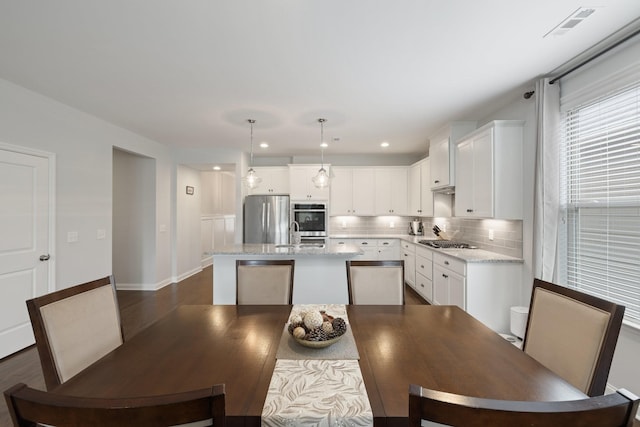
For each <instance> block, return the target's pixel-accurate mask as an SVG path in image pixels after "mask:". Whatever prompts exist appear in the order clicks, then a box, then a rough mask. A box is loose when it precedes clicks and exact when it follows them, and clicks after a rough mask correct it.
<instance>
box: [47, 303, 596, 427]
mask: <svg viewBox="0 0 640 427" xmlns="http://www.w3.org/2000/svg"><path fill="white" fill-rule="evenodd" d="M290 311H291V306H233V305H193V306H181V307H179V308H177V309H176V310H174V311H172V312H171V313H169V314H168V315H167V316H165V317H164V318H162V319H160V320H159V321H157V322H156V323H154V324H152V325H151V326H149V327H148V328H146V329H144V330H143V331H141V332H139V333H138V334H137V335H135V336H133V337H132V338H131V339H129V340H127V341H126V342H125V343H124V344H123V345H122V346H120V347H118V348H117V349H115V350H114V351H112V352H111V353H109V354H108V355H106V356H105V357H104V358H102V359H101V360H99V361H98V362H96V363H95V364H93V365H91V366H90V367H88V368H87V369H86V370H84V371H82V372H81V373H79V374H78V375H77V376H75V377H73V378H72V379H70V380H69V381H67V382H66V383H64V384H62V385H60V386H59V387H58V388H56V389H55V390H54V392H55V393H60V394H68V395H77V396H91V397H131V396H146V395H157V394H165V393H174V392H179V391H186V390H190V389H196V388H203V387H208V386H211V385H213V384H219V383H224V384H225V387H226V411H227V417H228V418H227V423H228V425H229V426H232V427H233V426H259V425H260V416H261V413H262V408H263V404H264V402H265V398H266V395H267V390H268V387H269V383H270V380H271V375H272V372H273V369H274V366H275V363H276V351H277V348H278V344H279V341H280V339H281V336H282V331H283V327H284V325H285V323H286V322H287V320H288V316H289V314H290ZM347 315H348V320H349V322H350V327H351V328H352V331H353V335H354V337H355V341H356V345H357V348H358V352H359V354H360V360H359V365H360V370H361V372H362V377H363V379H364V383H365V387H366V390H367V394H368V397H369V402H370V404H371V409H372V411H373V416H374V424H375V425H376V426H400V425H402V426H406V425H407V423H408V419H407V416H408V401H409V400H408V391H409V384H410V383H415V384H419V385H421V386H423V387H427V388H431V389H436V390H443V391H448V392H452V393H460V394H467V395H471V396H479V397H486V398H496V399H511V400H535V401H554V400H576V399H583V398H585V397H586V396H585V395H584V394H583V393H582V392H580V391H579V390H578V389H576V388H574V387H573V386H571V385H570V384H569V383H567V382H565V381H564V380H562V379H561V378H560V377H558V376H557V375H555V374H554V373H552V372H551V371H549V370H548V369H546V368H545V367H543V366H542V365H540V364H539V363H538V362H536V361H535V360H534V359H532V358H531V357H529V356H528V355H526V354H525V353H523V352H522V351H521V350H519V349H518V348H516V347H515V346H513V345H512V344H510V343H509V342H508V341H506V340H504V339H503V338H502V337H500V336H499V335H498V334H496V333H495V332H494V331H492V330H491V329H489V328H488V327H486V326H485V325H484V324H482V323H481V322H479V321H478V320H476V319H474V318H473V317H471V316H470V315H468V314H467V313H465V312H464V311H463V310H461V309H460V308H458V307H455V306H426V305H424V306H420V305H407V306H355V305H351V306H347Z"/></svg>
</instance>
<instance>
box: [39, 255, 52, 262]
mask: <svg viewBox="0 0 640 427" xmlns="http://www.w3.org/2000/svg"><path fill="white" fill-rule="evenodd" d="M49 258H51V256H50V255H49V254H46V255H40V261H49Z"/></svg>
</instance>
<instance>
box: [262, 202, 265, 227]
mask: <svg viewBox="0 0 640 427" xmlns="http://www.w3.org/2000/svg"><path fill="white" fill-rule="evenodd" d="M264 205H265V203H262V215H261V216H262V229H263V230H264V227H265V223H264V219H265V217H264V214H265V212H264Z"/></svg>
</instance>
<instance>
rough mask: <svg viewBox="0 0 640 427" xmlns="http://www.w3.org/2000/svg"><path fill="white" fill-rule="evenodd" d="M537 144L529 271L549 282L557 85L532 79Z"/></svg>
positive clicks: (555, 213)
mask: <svg viewBox="0 0 640 427" xmlns="http://www.w3.org/2000/svg"><path fill="white" fill-rule="evenodd" d="M535 90H536V92H535V94H536V119H537V122H538V126H537V137H536V138H537V146H536V170H535V201H534V216H533V224H534V225H533V227H534V229H533V274H534V276H535V277H536V278H539V279H542V280H546V281H550V282H553V281H555V280H554V279H555V272H556V252H557V248H558V227H559V221H560V182H559V181H560V157H559V156H560V149H559V147H560V88H559V84H558V83H556V84H553V85H551V84H549V79H541V80H539V81H538V82H537V83H536V89H535Z"/></svg>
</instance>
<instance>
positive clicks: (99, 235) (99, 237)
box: [96, 228, 107, 240]
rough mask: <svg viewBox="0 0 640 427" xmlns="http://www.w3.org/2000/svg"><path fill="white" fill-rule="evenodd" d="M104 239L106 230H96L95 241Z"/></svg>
mask: <svg viewBox="0 0 640 427" xmlns="http://www.w3.org/2000/svg"><path fill="white" fill-rule="evenodd" d="M105 237H107V230H105V229H104V228H98V230H97V231H96V239H97V240H103V239H104V238H105Z"/></svg>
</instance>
